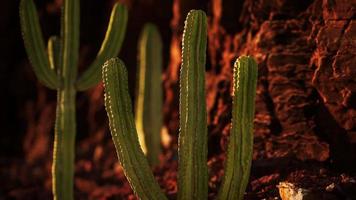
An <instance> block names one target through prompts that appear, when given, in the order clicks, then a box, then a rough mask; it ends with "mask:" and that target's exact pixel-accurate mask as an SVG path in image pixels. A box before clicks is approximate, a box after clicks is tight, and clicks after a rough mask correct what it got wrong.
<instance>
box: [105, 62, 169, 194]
mask: <svg viewBox="0 0 356 200" xmlns="http://www.w3.org/2000/svg"><path fill="white" fill-rule="evenodd" d="M103 82H104V87H105V108H106V111H107V114H108V118H109V124H110V130H111V135H112V139H113V141H114V144H115V147H116V153H117V155H118V158H119V160H120V163H121V165H122V167H123V169H124V173H125V175H126V177H127V179H128V181H129V183H130V185H131V187H132V189H133V190H134V191H135V193H136V194H137V196H138V197H139V198H140V199H143V200H163V199H167V198H166V197H165V196H164V194H163V193H162V191H161V189H160V187H159V185H158V183H157V182H156V180H155V178H154V176H153V174H152V172H151V168H150V166H149V164H148V162H147V159H146V158H145V155H144V153H143V151H142V150H141V148H140V144H139V142H138V136H137V132H136V127H135V121H134V117H133V113H132V110H131V100H130V95H129V91H128V81H127V71H126V68H125V65H124V63H123V62H122V61H121V60H119V59H114V58H113V59H110V60H108V61H107V62H106V63H105V64H104V66H103Z"/></svg>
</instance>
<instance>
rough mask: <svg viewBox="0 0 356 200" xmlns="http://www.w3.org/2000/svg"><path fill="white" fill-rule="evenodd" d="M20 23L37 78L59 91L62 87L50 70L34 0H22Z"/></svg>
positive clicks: (53, 72)
mask: <svg viewBox="0 0 356 200" xmlns="http://www.w3.org/2000/svg"><path fill="white" fill-rule="evenodd" d="M20 22H21V30H22V36H23V39H24V43H25V48H26V52H27V55H28V57H29V59H30V61H31V64H32V67H33V70H34V72H35V74H36V76H37V78H38V79H39V80H40V82H42V83H43V84H44V85H45V86H47V87H49V88H51V89H57V88H58V87H59V85H60V84H59V79H58V77H57V75H56V73H55V71H54V70H52V69H51V68H50V63H49V60H48V58H47V55H46V51H45V45H44V42H43V39H42V32H41V28H40V23H39V19H38V15H37V11H36V7H35V4H34V3H33V1H32V0H21V3H20Z"/></svg>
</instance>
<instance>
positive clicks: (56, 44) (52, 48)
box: [47, 36, 62, 72]
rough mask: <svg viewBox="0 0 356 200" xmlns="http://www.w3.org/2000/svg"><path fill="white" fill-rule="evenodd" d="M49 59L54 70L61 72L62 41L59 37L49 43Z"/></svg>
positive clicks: (51, 39) (53, 38)
mask: <svg viewBox="0 0 356 200" xmlns="http://www.w3.org/2000/svg"><path fill="white" fill-rule="evenodd" d="M47 51H48V59H49V64H50V67H51V69H52V70H54V71H57V72H58V71H60V68H61V67H62V64H61V57H62V56H61V53H62V52H61V39H59V38H58V37H57V36H52V37H50V38H49V40H48V43H47Z"/></svg>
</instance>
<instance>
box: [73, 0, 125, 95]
mask: <svg viewBox="0 0 356 200" xmlns="http://www.w3.org/2000/svg"><path fill="white" fill-rule="evenodd" d="M127 12H128V11H127V8H126V7H125V6H124V5H122V4H119V3H116V4H115V5H114V7H113V9H112V12H111V17H110V22H109V26H108V29H107V31H106V35H105V39H104V41H103V43H102V45H101V48H100V50H99V52H98V55H97V57H96V59H95V60H94V61H93V63H92V64H91V65H90V66H89V68H88V69H87V70H86V71H85V72H84V73H83V75H81V77H80V78H79V79H78V81H77V83H76V88H77V90H79V91H83V90H86V89H88V88H90V87H92V86H94V85H96V84H98V82H99V81H100V80H101V73H100V71H101V66H102V65H103V63H104V62H105V61H106V60H107V59H109V58H111V57H114V56H117V54H118V53H119V51H120V49H121V46H122V42H123V40H124V36H125V32H126V26H127V17H128V13H127Z"/></svg>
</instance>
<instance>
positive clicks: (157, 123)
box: [135, 24, 163, 166]
mask: <svg viewBox="0 0 356 200" xmlns="http://www.w3.org/2000/svg"><path fill="white" fill-rule="evenodd" d="M138 48H139V56H138V58H139V68H138V73H137V81H138V84H137V85H138V88H137V95H136V98H137V99H136V106H135V112H136V113H135V121H136V127H137V132H138V136H139V141H140V144H141V147H142V150H143V152H144V153H145V154H146V157H147V159H148V162H149V164H150V165H151V166H155V165H157V164H159V159H158V156H159V154H160V153H161V135H160V133H161V128H162V106H163V94H162V79H161V76H162V40H161V36H160V34H159V31H158V29H157V27H156V26H155V25H153V24H146V25H145V27H144V29H143V31H142V33H141V35H140V40H139V46H138Z"/></svg>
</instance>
